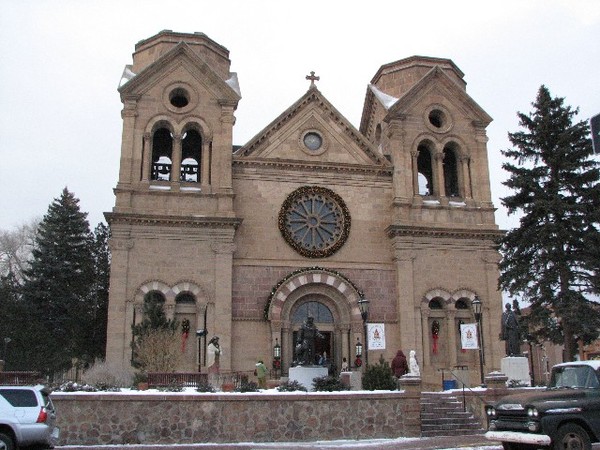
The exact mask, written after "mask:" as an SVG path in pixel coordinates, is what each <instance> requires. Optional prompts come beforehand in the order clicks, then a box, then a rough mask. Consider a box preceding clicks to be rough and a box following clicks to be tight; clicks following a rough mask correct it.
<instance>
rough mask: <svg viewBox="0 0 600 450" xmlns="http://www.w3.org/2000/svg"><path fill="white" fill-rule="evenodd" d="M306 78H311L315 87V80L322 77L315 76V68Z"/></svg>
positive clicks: (311, 82)
mask: <svg viewBox="0 0 600 450" xmlns="http://www.w3.org/2000/svg"><path fill="white" fill-rule="evenodd" d="M306 79H307V80H310V87H315V81H319V80H320V79H321V77H317V76H315V72H314V70H313V71H311V72H310V75H306Z"/></svg>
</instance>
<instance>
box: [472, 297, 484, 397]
mask: <svg viewBox="0 0 600 450" xmlns="http://www.w3.org/2000/svg"><path fill="white" fill-rule="evenodd" d="M471 306H472V307H473V314H474V315H475V321H476V322H477V341H478V342H477V344H478V346H479V374H480V376H481V387H485V379H484V378H483V345H482V343H483V340H482V339H481V337H482V336H481V316H482V312H481V300H479V297H477V296H475V298H474V299H473V301H472V302H471Z"/></svg>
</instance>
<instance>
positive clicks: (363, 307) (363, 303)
mask: <svg viewBox="0 0 600 450" xmlns="http://www.w3.org/2000/svg"><path fill="white" fill-rule="evenodd" d="M358 308H359V309H360V316H361V317H362V321H363V328H364V331H365V364H366V365H367V366H368V365H369V335H368V334H367V320H369V300H367V299H366V298H361V299H360V300H359V301H358Z"/></svg>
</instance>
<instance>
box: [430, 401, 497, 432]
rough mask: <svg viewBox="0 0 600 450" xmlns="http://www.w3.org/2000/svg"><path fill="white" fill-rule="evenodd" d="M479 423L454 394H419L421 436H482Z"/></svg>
mask: <svg viewBox="0 0 600 450" xmlns="http://www.w3.org/2000/svg"><path fill="white" fill-rule="evenodd" d="M483 433H485V430H484V429H483V428H482V426H481V423H479V421H478V420H477V419H476V418H475V416H473V414H472V413H471V412H469V411H464V409H463V403H462V401H461V400H460V399H459V398H458V397H457V396H456V395H455V394H452V393H450V394H446V393H437V392H423V393H422V394H421V436H423V437H431V436H465V435H473V434H483Z"/></svg>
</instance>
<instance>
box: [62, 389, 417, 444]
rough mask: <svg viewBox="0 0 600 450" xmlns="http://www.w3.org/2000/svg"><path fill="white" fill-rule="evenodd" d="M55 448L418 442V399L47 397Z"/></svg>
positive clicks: (401, 395) (379, 395)
mask: <svg viewBox="0 0 600 450" xmlns="http://www.w3.org/2000/svg"><path fill="white" fill-rule="evenodd" d="M52 399H53V401H54V404H55V406H56V409H57V412H58V413H57V415H58V424H57V425H58V426H59V427H60V429H61V436H60V441H59V445H107V444H176V443H180V444H187V443H206V442H214V443H226V442H290V441H315V440H334V439H377V438H395V437H399V436H412V437H415V436H420V433H421V429H420V428H421V422H420V416H419V414H420V405H419V394H418V393H410V392H408V393H407V392H374V393H353V394H352V395H349V394H347V393H302V394H300V393H298V394H295V393H289V394H266V393H250V394H186V393H157V394H141V393H132V394H122V393H121V394H110V393H100V394H98V393H93V394H92V393H87V394H81V393H77V394H65V393H60V392H57V393H53V394H52Z"/></svg>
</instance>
